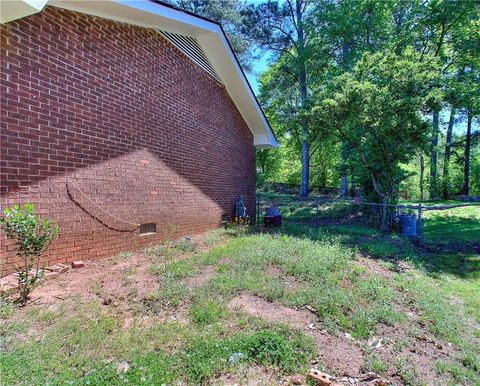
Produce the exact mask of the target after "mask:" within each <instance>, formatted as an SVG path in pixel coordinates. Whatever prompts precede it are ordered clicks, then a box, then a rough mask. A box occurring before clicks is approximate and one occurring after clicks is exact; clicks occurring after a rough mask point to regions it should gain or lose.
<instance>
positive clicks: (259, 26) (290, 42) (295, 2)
mask: <svg viewBox="0 0 480 386" xmlns="http://www.w3.org/2000/svg"><path fill="white" fill-rule="evenodd" d="M310 4H311V2H310V1H308V0H286V1H285V2H284V3H282V4H279V3H278V2H275V1H268V2H266V3H262V4H260V5H250V6H249V7H247V8H246V9H245V11H244V12H243V16H244V21H245V23H244V29H243V32H244V33H245V34H246V35H249V36H250V38H251V41H252V42H254V43H256V44H257V45H258V46H259V47H261V48H262V49H267V50H270V51H273V52H276V53H277V57H279V58H280V57H281V58H282V60H281V61H280V63H281V64H282V65H283V66H284V68H283V69H284V71H285V72H286V73H289V74H290V75H291V78H292V79H293V80H294V82H295V87H296V89H297V93H298V96H299V102H300V103H299V106H298V107H299V108H298V110H297V111H295V112H294V115H293V116H292V117H291V118H292V120H296V121H297V123H298V124H299V125H300V127H301V130H300V132H299V135H300V138H301V149H302V150H301V160H302V177H301V185H300V196H303V197H306V196H308V194H309V173H310V136H311V132H310V131H311V130H310V127H309V123H308V120H307V119H306V115H305V114H303V113H304V112H305V111H306V110H307V109H308V107H307V105H308V77H307V66H308V61H309V51H310V50H309V47H310V44H311V40H312V39H311V36H310V35H309V28H307V26H306V23H307V20H306V19H307V17H308V12H309V8H310Z"/></svg>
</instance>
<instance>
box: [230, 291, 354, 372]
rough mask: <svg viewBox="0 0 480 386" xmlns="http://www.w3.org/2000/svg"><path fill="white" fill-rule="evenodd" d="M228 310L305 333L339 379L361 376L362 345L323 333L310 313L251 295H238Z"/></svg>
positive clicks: (319, 357) (326, 364)
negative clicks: (312, 340)
mask: <svg viewBox="0 0 480 386" xmlns="http://www.w3.org/2000/svg"><path fill="white" fill-rule="evenodd" d="M229 308H230V309H231V310H234V311H243V312H245V313H247V314H249V315H252V316H256V317H258V318H261V319H264V320H267V321H269V322H273V323H284V324H287V325H289V326H290V327H293V328H296V329H299V330H302V331H303V332H304V333H305V334H307V335H308V336H311V337H312V338H313V339H314V341H315V343H316V345H317V348H318V359H319V360H320V361H321V362H322V363H323V364H324V365H325V366H326V367H327V368H328V369H330V370H332V371H335V373H337V374H338V375H340V376H341V375H344V374H346V375H349V376H357V375H359V374H360V373H361V371H360V368H361V365H362V361H363V353H362V350H361V348H360V346H359V345H357V344H356V343H355V342H352V341H350V340H348V339H346V338H341V337H338V336H335V335H332V334H329V333H327V332H326V331H324V330H322V329H321V325H320V324H319V323H318V319H317V317H316V316H315V314H313V313H312V312H310V311H309V310H306V309H305V310H295V309H292V308H289V307H286V306H284V305H281V304H276V303H270V302H268V301H266V300H264V299H262V298H260V297H258V296H254V295H250V294H241V295H239V296H237V297H236V298H234V299H233V300H232V301H231V302H230V303H229ZM312 323H313V326H312ZM312 327H313V328H312Z"/></svg>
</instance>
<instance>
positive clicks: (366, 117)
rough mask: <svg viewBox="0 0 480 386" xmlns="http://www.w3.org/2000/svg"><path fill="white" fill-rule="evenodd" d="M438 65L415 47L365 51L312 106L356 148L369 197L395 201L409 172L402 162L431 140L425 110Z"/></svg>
mask: <svg viewBox="0 0 480 386" xmlns="http://www.w3.org/2000/svg"><path fill="white" fill-rule="evenodd" d="M437 69H438V66H437V65H436V63H435V61H434V60H433V59H432V60H429V61H427V62H421V61H419V59H418V56H417V55H416V54H415V53H414V52H412V51H406V53H405V54H403V55H402V56H399V55H397V54H395V53H391V52H390V53H381V54H380V53H378V54H373V55H371V54H365V55H364V56H363V57H362V59H361V60H360V61H359V62H358V63H357V65H356V66H355V67H354V69H353V71H352V73H351V74H350V73H349V74H344V75H341V76H340V77H338V78H337V79H336V80H335V81H334V82H333V87H334V88H335V90H336V91H335V93H334V94H333V97H331V98H325V99H324V100H323V101H322V102H321V103H320V104H319V105H318V106H317V107H315V108H314V109H313V113H314V114H315V116H316V118H317V119H318V120H319V121H320V122H322V123H323V124H324V125H329V126H330V127H331V128H332V130H337V132H338V133H339V135H340V137H341V138H342V139H343V140H344V141H346V143H348V145H349V147H350V148H351V149H352V151H353V152H352V155H351V160H352V165H351V167H352V168H354V170H355V173H356V175H357V176H358V182H359V183H360V184H361V186H362V188H363V192H364V194H365V196H366V197H367V198H368V199H371V200H375V201H382V200H383V199H384V198H385V197H388V198H389V201H390V202H395V200H396V197H397V192H396V187H397V186H398V184H399V183H400V182H401V181H402V180H403V179H404V178H405V175H404V173H403V170H402V168H401V167H400V163H402V162H408V160H409V159H410V157H412V156H413V155H414V154H416V153H417V152H418V151H419V150H420V149H422V148H424V147H425V146H426V143H427V141H428V137H427V135H428V134H429V126H428V124H427V123H426V122H425V120H424V119H423V117H422V115H421V114H420V112H421V111H422V110H423V109H425V108H426V106H427V105H428V103H432V102H431V101H432V100H434V99H435V98H436V93H437V91H436V88H435V87H434V84H433V82H434V80H435V79H436V77H437V76H438V75H437Z"/></svg>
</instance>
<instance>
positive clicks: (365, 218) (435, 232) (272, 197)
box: [256, 193, 480, 249]
mask: <svg viewBox="0 0 480 386" xmlns="http://www.w3.org/2000/svg"><path fill="white" fill-rule="evenodd" d="M271 207H278V209H279V212H280V214H281V217H282V222H284V223H293V224H302V225H308V226H312V227H322V226H335V225H341V226H363V227H369V228H374V229H382V225H383V222H382V220H383V214H384V213H385V216H386V219H385V223H386V225H387V229H388V230H389V231H391V232H398V233H401V234H403V235H405V236H407V237H409V238H412V239H414V240H416V241H419V242H422V241H424V240H425V241H427V242H429V243H439V242H442V241H445V240H443V239H444V238H445V234H450V235H451V237H450V238H451V239H452V240H461V239H462V237H460V236H461V234H463V233H465V232H466V234H467V235H471V237H469V236H467V237H469V239H471V240H468V241H472V243H470V244H472V245H474V248H477V247H476V245H477V244H478V248H479V249H480V203H478V202H473V203H452V204H446V205H438V204H434V205H431V204H422V203H419V204H414V203H411V204H410V203H406V204H398V205H386V208H385V212H384V211H383V205H382V204H379V203H372V202H360V201H358V200H353V199H340V198H338V197H331V196H317V197H310V198H300V197H298V196H294V195H281V194H273V193H259V194H257V208H256V209H257V218H256V222H257V224H265V213H266V211H267V209H268V208H271ZM463 212H465V213H463ZM470 212H471V213H470ZM477 231H478V233H477Z"/></svg>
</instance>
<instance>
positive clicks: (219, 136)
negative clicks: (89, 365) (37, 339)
mask: <svg viewBox="0 0 480 386" xmlns="http://www.w3.org/2000/svg"><path fill="white" fill-rule="evenodd" d="M0 33H1V58H2V60H1V74H0V75H1V77H0V82H1V84H0V87H1V88H0V91H1V92H0V95H1V96H0V98H1V100H0V102H1V109H0V110H1V113H0V114H1V116H0V119H1V138H0V139H1V170H0V178H1V180H0V182H1V191H0V195H1V204H2V207H3V206H5V205H12V204H13V203H25V202H33V203H35V204H36V205H37V208H38V210H39V212H40V213H41V214H42V215H45V216H48V217H49V218H51V219H53V220H55V221H56V222H57V223H58V226H59V237H58V239H57V240H56V241H55V242H54V243H53V244H52V245H51V247H50V248H49V250H48V251H47V252H46V253H45V255H44V256H43V260H44V261H45V262H48V263H50V264H51V263H54V262H64V263H65V262H70V261H73V260H76V259H94V258H99V257H103V256H109V255H113V254H115V253H117V252H119V251H132V250H139V249H141V248H143V247H145V246H147V245H150V244H155V243H158V242H159V241H161V240H162V239H163V238H164V237H177V236H179V235H182V234H193V233H198V232H201V231H204V230H206V229H208V228H213V227H216V226H218V225H219V224H220V223H221V220H222V217H228V216H231V215H232V214H233V206H234V203H235V200H236V199H237V198H238V196H239V195H244V196H245V198H246V201H247V207H248V209H249V212H250V215H253V214H254V209H255V208H254V207H255V170H254V168H255V162H254V157H255V152H254V147H253V136H252V134H251V132H250V131H249V129H248V127H247V126H246V124H245V122H244V120H243V119H242V117H241V115H240V113H239V112H238V110H237V109H236V107H235V105H234V104H233V102H232V100H231V99H230V97H229V96H228V94H227V92H226V90H225V89H224V87H223V86H222V85H221V84H219V83H217V82H216V81H215V80H214V79H213V78H211V77H210V76H209V75H208V74H207V73H206V72H204V71H203V70H202V69H201V68H199V67H198V66H197V65H195V64H194V63H192V62H191V61H190V60H189V59H188V58H187V57H185V56H184V55H183V54H182V53H181V52H180V51H179V50H177V49H176V47H174V46H173V45H171V44H170V43H169V42H167V41H166V40H165V39H164V38H163V37H161V35H160V34H159V33H158V32H156V31H155V30H152V29H145V28H140V27H136V26H131V25H126V24H122V23H116V22H112V21H109V20H105V19H101V18H97V17H93V16H88V15H84V14H80V13H74V12H71V11H66V10H61V9H57V8H53V7H47V8H46V9H45V10H44V11H43V12H41V13H39V14H36V15H33V16H30V17H27V18H24V19H21V20H18V21H15V22H12V23H8V24H6V25H2V26H1V31H0ZM69 180H70V181H73V184H75V185H77V186H78V187H79V188H80V190H81V191H82V192H84V193H86V194H87V196H88V197H89V198H91V199H93V200H94V201H95V202H96V203H97V204H99V205H100V206H101V208H102V209H100V208H98V207H97V206H95V205H94V204H92V203H91V202H90V201H89V200H88V199H87V198H86V197H85V196H83V194H82V193H81V192H80V191H79V190H78V189H76V188H75V186H74V185H73V184H72V183H71V182H69ZM2 209H3V208H2ZM103 209H106V210H107V211H108V212H110V213H111V214H113V215H114V216H116V217H118V218H119V219H122V220H127V221H129V222H132V223H147V222H154V223H156V224H157V229H158V230H159V232H158V234H157V235H154V236H139V231H138V229H135V226H132V225H129V224H126V223H123V222H122V221H119V220H117V219H115V218H114V217H112V216H111V215H110V214H108V213H106V212H105V211H104V210H103ZM0 241H1V248H0V253H1V258H2V267H1V270H2V273H3V274H4V273H5V272H6V271H11V269H12V267H13V266H14V265H15V263H16V257H15V247H14V246H13V245H12V244H11V243H10V242H9V241H8V240H5V238H4V236H3V235H2V236H1V237H0Z"/></svg>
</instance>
